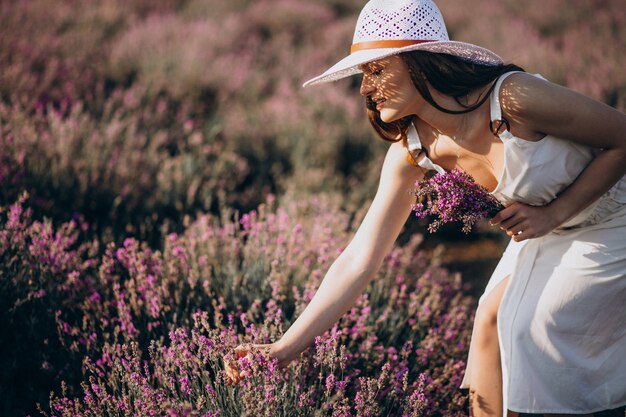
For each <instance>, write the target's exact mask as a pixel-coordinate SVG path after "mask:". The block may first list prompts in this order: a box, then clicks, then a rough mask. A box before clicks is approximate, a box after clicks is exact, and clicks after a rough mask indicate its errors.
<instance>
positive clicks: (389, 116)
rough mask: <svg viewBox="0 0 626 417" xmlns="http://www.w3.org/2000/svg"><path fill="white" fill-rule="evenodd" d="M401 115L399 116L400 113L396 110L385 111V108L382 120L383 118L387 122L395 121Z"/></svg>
mask: <svg viewBox="0 0 626 417" xmlns="http://www.w3.org/2000/svg"><path fill="white" fill-rule="evenodd" d="M400 118H401V117H398V114H397V113H396V112H395V111H388V110H387V111H385V109H383V110H382V111H381V112H380V120H382V121H383V122H385V123H391V122H395V121H396V120H398V119H400Z"/></svg>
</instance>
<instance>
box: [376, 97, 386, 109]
mask: <svg viewBox="0 0 626 417" xmlns="http://www.w3.org/2000/svg"><path fill="white" fill-rule="evenodd" d="M384 103H385V99H384V98H383V99H380V100H376V110H378V111H380V109H382V108H383V104H384Z"/></svg>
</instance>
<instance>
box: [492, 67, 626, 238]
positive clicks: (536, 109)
mask: <svg viewBox="0 0 626 417" xmlns="http://www.w3.org/2000/svg"><path fill="white" fill-rule="evenodd" d="M500 96H501V100H502V108H503V111H504V113H505V115H506V116H505V117H508V118H509V121H510V122H511V126H512V127H511V130H512V131H513V133H515V128H516V127H517V128H518V129H520V130H521V131H523V132H526V133H528V134H530V135H533V134H534V135H538V136H542V135H553V136H556V137H558V138H562V139H565V140H571V141H573V142H577V143H581V144H584V145H588V146H591V147H594V148H602V149H603V150H602V152H600V154H598V155H597V156H596V157H595V158H594V159H593V160H592V161H591V163H590V164H589V165H588V166H587V167H586V168H585V169H584V170H583V171H582V172H581V174H580V175H579V176H578V178H577V179H576V180H575V181H574V182H573V183H572V184H571V185H570V186H569V187H568V188H567V189H565V190H564V191H563V192H562V193H561V194H560V195H559V197H558V198H556V199H554V200H553V201H552V202H551V203H549V204H548V205H546V206H543V207H533V206H527V205H524V204H520V203H515V204H512V205H511V206H509V207H507V208H506V209H504V210H502V211H501V212H500V213H498V214H497V215H496V216H495V217H494V218H493V219H492V223H493V224H498V223H501V226H502V227H503V228H504V229H505V230H507V231H508V233H509V234H513V233H514V231H516V230H523V231H524V232H523V233H522V234H521V235H519V236H518V235H514V236H513V238H514V239H515V240H517V241H521V240H525V239H530V238H534V237H539V236H542V235H545V234H547V233H548V232H550V231H551V230H553V229H554V228H555V227H557V226H559V225H561V224H563V223H564V222H566V221H567V220H568V219H570V218H572V217H574V216H575V215H576V214H578V213H579V212H580V211H582V210H583V209H584V208H585V207H587V206H588V205H589V204H591V203H592V202H593V201H595V200H596V199H598V198H599V197H600V196H602V195H603V194H604V193H605V192H607V191H608V190H609V189H610V188H611V187H612V186H613V185H614V184H615V183H616V182H617V181H619V180H620V179H621V178H622V177H623V176H624V175H625V174H626V115H625V114H624V113H621V112H619V111H617V110H615V109H614V108H612V107H610V106H608V105H606V104H603V103H600V102H598V101H596V100H593V99H591V98H589V97H586V96H584V95H582V94H579V93H576V92H575V91H572V90H570V89H568V88H565V87H562V86H559V85H557V84H553V83H551V82H549V81H545V80H542V79H539V78H537V77H534V76H532V75H530V74H524V73H519V74H513V75H511V76H509V77H508V78H507V79H506V80H505V81H504V82H503V86H502V90H501V93H500Z"/></svg>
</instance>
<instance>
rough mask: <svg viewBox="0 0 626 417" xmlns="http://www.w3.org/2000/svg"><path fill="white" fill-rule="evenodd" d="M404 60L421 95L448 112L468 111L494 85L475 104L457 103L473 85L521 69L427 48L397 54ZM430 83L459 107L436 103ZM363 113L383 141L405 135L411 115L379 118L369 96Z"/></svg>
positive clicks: (485, 97) (483, 83) (482, 100)
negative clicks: (470, 59)
mask: <svg viewBox="0 0 626 417" xmlns="http://www.w3.org/2000/svg"><path fill="white" fill-rule="evenodd" d="M400 57H401V58H402V59H403V60H404V62H405V64H406V66H407V68H408V70H409V74H410V76H411V81H413V85H414V86H415V89H416V90H417V91H418V92H419V93H420V94H421V96H422V97H423V98H424V100H426V101H427V102H428V103H430V104H431V105H432V106H433V107H435V108H436V109H437V110H439V111H442V112H444V113H449V114H462V113H469V112H471V111H473V110H476V109H477V108H478V107H480V106H481V105H482V104H483V103H484V102H485V100H487V98H488V97H489V95H490V93H491V90H492V89H493V88H494V85H495V83H494V85H492V86H491V88H490V89H489V92H488V93H487V94H485V96H484V97H483V98H482V99H481V100H480V101H479V102H478V103H476V104H473V105H471V106H466V105H464V104H462V103H461V102H460V99H461V97H464V96H466V95H467V94H469V93H470V92H472V91H474V90H475V89H477V88H480V87H482V86H485V85H487V84H489V83H490V82H493V81H494V80H496V79H497V78H498V77H499V76H500V75H502V74H504V73H506V72H509V71H524V70H523V69H522V68H521V67H519V66H517V65H515V64H507V65H504V64H502V65H483V64H477V63H474V62H471V61H468V60H465V59H463V58H459V57H457V56H455V55H449V54H441V53H435V52H428V51H411V52H405V53H402V54H400ZM427 82H428V84H430V85H431V86H432V87H433V88H434V89H435V90H437V91H439V92H440V93H443V94H446V95H449V96H450V97H453V98H454V99H455V100H456V102H457V103H459V104H460V105H461V106H462V107H464V109H463V110H450V109H446V108H444V107H442V106H441V105H439V104H438V103H437V102H436V101H435V99H434V98H433V96H432V95H431V93H430V90H429V89H428V85H427ZM366 107H367V115H368V118H369V120H370V123H371V124H372V126H373V127H374V130H375V131H376V133H378V135H379V136H380V137H381V138H383V139H384V140H386V141H389V142H397V141H398V140H400V139H398V135H400V138H402V137H404V136H405V133H406V129H407V128H408V127H409V124H410V123H411V121H412V120H413V117H414V116H406V117H403V118H402V119H399V120H395V121H393V122H391V123H386V122H383V121H382V120H381V119H380V112H378V111H377V110H376V105H375V104H374V102H373V101H372V99H371V97H369V96H368V97H366Z"/></svg>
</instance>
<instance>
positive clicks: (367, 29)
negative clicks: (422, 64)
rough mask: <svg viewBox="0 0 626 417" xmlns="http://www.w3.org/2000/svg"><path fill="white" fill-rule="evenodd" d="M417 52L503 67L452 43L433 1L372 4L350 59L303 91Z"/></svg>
mask: <svg viewBox="0 0 626 417" xmlns="http://www.w3.org/2000/svg"><path fill="white" fill-rule="evenodd" d="M416 50H422V51H430V52H438V53H444V54H450V55H455V56H458V57H461V58H463V59H467V60H469V61H472V62H476V63H478V64H486V65H500V64H502V58H500V57H499V56H498V55H497V54H495V53H494V52H492V51H490V50H489V49H485V48H482V47H480V46H477V45H472V44H471V43H465V42H456V41H451V40H450V38H449V37H448V31H447V30H446V25H445V23H444V21H443V17H442V16H441V12H440V11H439V8H438V7H437V6H436V5H435V3H433V2H432V0H370V1H369V2H368V3H367V4H366V5H365V6H364V7H363V10H362V11H361V14H360V15H359V19H358V21H357V23H356V28H355V30H354V37H353V39H352V47H351V48H350V55H348V56H347V57H345V58H344V59H342V60H341V61H339V62H338V63H336V64H335V65H333V66H332V67H331V68H330V69H328V70H327V71H326V72H324V73H323V74H321V75H318V76H317V77H315V78H312V79H310V80H309V81H307V82H305V83H304V84H303V87H308V86H311V85H314V84H320V83H325V82H328V81H335V80H339V79H341V78H345V77H348V76H350V75H353V74H357V73H359V72H361V70H360V69H359V65H362V64H365V63H368V62H372V61H376V60H377V59H381V58H385V57H388V56H391V55H396V54H400V53H402V52H408V51H416Z"/></svg>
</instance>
